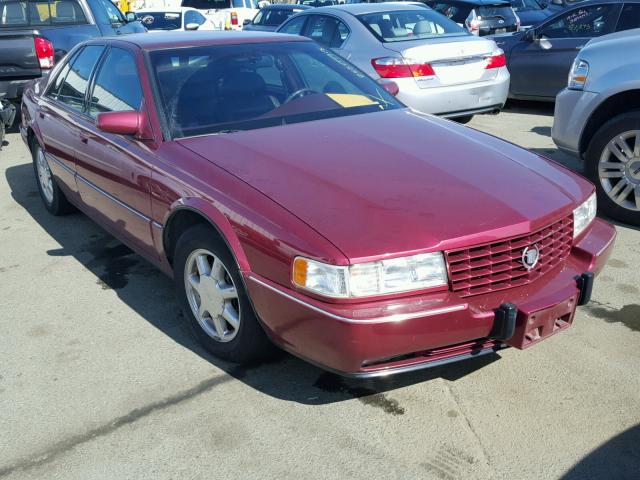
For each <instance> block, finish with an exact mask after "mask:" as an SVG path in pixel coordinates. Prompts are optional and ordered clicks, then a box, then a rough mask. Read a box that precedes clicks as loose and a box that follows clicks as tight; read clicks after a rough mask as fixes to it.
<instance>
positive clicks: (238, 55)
mask: <svg viewBox="0 0 640 480" xmlns="http://www.w3.org/2000/svg"><path fill="white" fill-rule="evenodd" d="M150 58H151V64H152V68H153V75H154V76H155V80H156V83H157V85H158V90H159V92H160V100H161V104H162V110H163V112H164V115H165V117H166V123H167V124H168V125H169V128H170V130H171V136H172V137H174V138H181V137H188V136H194V135H205V134H214V133H218V134H221V133H227V132H229V131H233V130H252V129H258V128H265V127H275V126H282V125H285V124H289V123H299V122H306V121H312V120H320V119H323V118H330V117H338V116H346V115H355V114H362V113H370V112H380V111H382V110H388V109H394V108H401V106H402V105H401V104H400V103H398V101H397V100H395V98H394V97H392V96H391V95H389V94H388V93H387V92H386V91H385V90H384V89H383V88H382V87H381V86H380V85H378V84H377V83H376V82H374V81H373V80H372V79H371V78H369V77H368V76H367V75H366V74H364V73H363V72H361V71H360V70H358V69H357V68H355V67H354V66H353V65H351V64H350V63H349V62H347V61H345V60H344V59H343V58H341V57H339V56H338V55H335V54H333V53H331V51H330V50H327V49H325V48H322V47H320V46H318V45H316V44H314V43H312V42H279V43H265V44H260V45H257V44H245V45H211V46H206V47H189V48H182V49H175V50H162V51H154V52H151V53H150Z"/></svg>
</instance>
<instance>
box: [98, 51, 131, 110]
mask: <svg viewBox="0 0 640 480" xmlns="http://www.w3.org/2000/svg"><path fill="white" fill-rule="evenodd" d="M141 103H142V88H141V86H140V79H139V76H138V68H137V67H136V61H135V58H134V56H133V54H131V53H130V52H128V51H126V50H123V49H121V48H111V50H109V53H108V54H107V58H106V59H105V61H104V62H103V63H102V65H101V66H100V70H99V71H98V74H97V75H96V81H95V85H94V87H93V93H92V95H91V104H90V107H89V115H91V116H92V117H94V118H95V117H96V116H97V115H98V113H101V112H124V111H128V110H139V109H140V104H141Z"/></svg>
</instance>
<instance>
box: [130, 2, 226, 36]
mask: <svg viewBox="0 0 640 480" xmlns="http://www.w3.org/2000/svg"><path fill="white" fill-rule="evenodd" d="M136 16H137V17H138V20H140V22H142V24H143V25H144V26H145V27H146V28H147V30H149V31H150V32H154V31H167V30H174V31H177V32H180V31H185V30H218V29H217V28H216V25H215V24H214V23H213V22H212V21H211V20H210V19H208V18H207V17H205V16H204V15H202V13H200V12H199V11H198V10H196V9H195V8H172V9H166V10H165V9H162V8H144V9H141V10H138V11H136Z"/></svg>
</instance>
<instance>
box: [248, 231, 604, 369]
mask: <svg viewBox="0 0 640 480" xmlns="http://www.w3.org/2000/svg"><path fill="white" fill-rule="evenodd" d="M614 239H615V229H614V228H613V227H612V226H611V225H609V224H608V223H606V222H603V221H601V220H599V219H596V220H595V221H594V223H593V224H592V226H591V227H590V228H589V230H588V233H587V234H586V235H585V236H583V237H582V238H581V239H580V240H579V241H578V242H577V243H576V244H575V245H574V246H573V248H572V251H571V254H570V256H569V257H568V258H567V259H566V261H565V262H564V263H563V264H561V265H560V266H558V267H557V268H555V269H554V270H551V271H549V272H548V273H547V274H545V276H544V277H542V278H539V279H538V280H537V281H534V282H532V283H531V284H529V285H526V286H523V287H519V288H513V289H510V290H502V291H498V292H492V293H490V294H484V295H477V296H471V297H466V298H461V297H460V296H458V295H456V294H453V293H452V292H439V293H434V294H430V295H423V296H414V297H409V298H402V299H394V300H384V301H373V302H368V303H358V304H335V303H333V304H332V303H327V302H322V301H318V300H315V299H312V298H310V297H308V296H306V295H303V294H301V293H299V292H297V291H294V290H291V289H287V288H284V287H282V286H281V285H278V284H275V283H273V282H271V281H269V280H267V279H265V278H262V277H259V276H257V275H255V274H253V273H251V272H246V273H245V284H246V286H247V289H248V291H249V295H250V297H251V300H252V303H253V305H254V308H255V310H256V312H257V314H258V316H259V317H260V319H261V320H262V323H263V325H264V327H265V329H266V331H267V333H268V334H269V335H270V336H271V338H272V339H273V340H274V341H275V342H276V343H277V344H278V345H280V346H281V347H282V348H284V349H285V350H287V351H289V352H291V353H293V354H295V355H297V356H299V357H301V358H304V359H306V360H307V361H309V362H311V363H314V364H316V365H319V366H321V367H322V368H324V369H327V370H330V371H333V372H335V373H339V374H342V375H348V376H355V377H374V376H381V375H388V374H391V373H399V372H404V371H410V370H417V369H421V368H427V367H431V366H435V365H441V364H443V363H449V362H452V361H457V360H462V359H464V358H470V357H473V356H477V355H482V354H485V353H491V352H494V351H497V350H499V349H501V348H504V347H505V346H506V342H507V341H506V340H504V339H502V338H500V337H499V336H496V335H495V333H494V332H495V327H496V323H497V322H496V310H497V309H498V308H499V307H500V306H501V305H503V304H505V303H507V302H510V303H513V304H515V305H516V306H517V307H518V312H522V314H523V315H525V317H526V315H530V313H531V312H535V311H536V310H537V309H540V308H546V309H549V308H554V307H555V306H558V307H563V308H564V307H566V305H567V304H569V303H570V302H569V300H571V299H573V300H572V301H573V304H572V305H573V307H572V308H573V309H575V303H577V302H576V300H575V299H578V298H579V297H580V294H581V291H580V289H579V288H578V283H577V282H576V277H579V276H580V275H581V274H582V273H584V272H594V273H596V274H597V273H599V272H600V270H601V269H602V267H603V266H604V264H605V263H606V261H607V258H608V257H609V255H610V253H611V250H612V248H613V243H614ZM525 317H522V316H521V315H519V317H518V321H520V322H521V321H522V318H525ZM572 317H573V310H572V311H571V319H572ZM526 318H528V317H526ZM569 323H570V322H569ZM567 326H568V325H567ZM520 327H521V325H516V326H515V328H520ZM492 334H493V338H490V336H491V335H492ZM534 343H535V342H534ZM518 346H520V345H518Z"/></svg>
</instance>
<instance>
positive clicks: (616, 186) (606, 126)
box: [552, 29, 640, 225]
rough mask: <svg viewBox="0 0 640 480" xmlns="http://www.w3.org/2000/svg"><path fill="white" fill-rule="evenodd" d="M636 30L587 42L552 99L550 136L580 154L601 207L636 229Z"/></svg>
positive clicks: (639, 157)
mask: <svg viewBox="0 0 640 480" xmlns="http://www.w3.org/2000/svg"><path fill="white" fill-rule="evenodd" d="M639 50H640V29H634V30H627V31H624V32H618V33H613V34H611V35H605V36H602V37H599V38H596V39H593V40H591V41H590V42H589V43H588V44H587V45H586V46H585V47H584V48H583V49H582V50H581V51H580V53H578V56H577V58H576V59H575V61H574V63H573V66H572V67H571V71H570V72H569V81H568V85H567V88H565V89H564V90H562V91H561V92H560V93H559V94H558V96H557V98H556V107H555V118H554V123H553V131H552V137H553V141H554V142H555V143H556V145H557V146H558V148H560V149H561V150H565V151H567V152H569V153H572V154H574V155H577V156H579V157H580V158H582V159H583V160H584V161H585V162H586V165H585V167H586V168H585V170H586V174H587V176H588V177H589V178H590V179H591V181H593V182H594V183H595V184H596V189H597V193H598V207H599V209H600V210H601V211H602V212H604V213H605V214H607V215H608V216H610V217H612V218H616V219H618V220H621V221H623V222H627V223H630V224H633V225H640V55H638V54H637V52H638V51H639Z"/></svg>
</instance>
